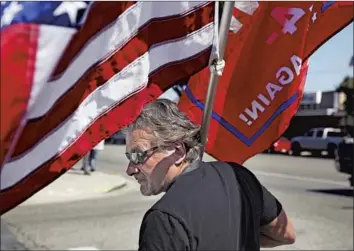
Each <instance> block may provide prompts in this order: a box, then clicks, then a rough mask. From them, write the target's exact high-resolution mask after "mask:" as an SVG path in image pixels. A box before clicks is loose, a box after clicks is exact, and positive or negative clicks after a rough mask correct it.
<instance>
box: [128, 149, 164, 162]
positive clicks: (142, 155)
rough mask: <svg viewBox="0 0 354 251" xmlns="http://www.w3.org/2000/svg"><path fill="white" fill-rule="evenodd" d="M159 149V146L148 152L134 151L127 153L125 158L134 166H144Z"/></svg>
mask: <svg viewBox="0 0 354 251" xmlns="http://www.w3.org/2000/svg"><path fill="white" fill-rule="evenodd" d="M158 148H159V147H158V146H154V147H152V148H150V149H148V150H146V151H136V152H135V151H133V152H131V153H128V152H126V153H125V156H126V157H127V159H128V160H129V161H130V162H131V163H133V164H134V165H142V164H144V163H145V161H146V160H147V159H148V158H149V157H150V156H149V155H151V154H152V153H153V152H154V151H156V150H157V149H158Z"/></svg>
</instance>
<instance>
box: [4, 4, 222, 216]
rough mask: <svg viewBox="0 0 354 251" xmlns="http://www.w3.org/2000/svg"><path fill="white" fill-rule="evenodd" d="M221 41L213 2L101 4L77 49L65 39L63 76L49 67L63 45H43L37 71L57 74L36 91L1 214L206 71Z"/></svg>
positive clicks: (8, 172)
mask: <svg viewBox="0 0 354 251" xmlns="http://www.w3.org/2000/svg"><path fill="white" fill-rule="evenodd" d="M59 32H60V30H58V33H59ZM214 33H215V32H214V3H213V2H137V3H134V2H129V3H127V2H96V3H95V4H93V5H92V6H91V9H90V12H89V14H88V16H87V20H86V22H85V24H84V26H83V27H82V29H80V31H79V32H77V33H76V34H75V35H73V34H70V36H73V39H72V40H71V41H70V40H69V39H68V38H69V37H70V36H69V34H67V35H66V37H64V33H60V35H62V36H63V37H62V40H63V41H67V47H66V50H65V52H64V53H63V56H62V58H61V60H60V62H59V64H58V65H57V67H56V69H54V70H53V69H52V70H51V71H50V68H51V67H53V66H52V65H50V64H46V62H47V61H49V60H50V59H51V58H52V56H54V54H55V53H57V50H58V48H57V47H56V46H55V44H56V43H49V45H47V44H41V43H39V44H38V51H39V53H42V54H41V55H44V53H46V54H45V55H46V57H44V56H42V57H41V56H37V58H36V66H37V65H39V66H41V67H42V68H43V67H45V66H46V65H47V69H46V70H47V71H50V72H54V73H53V74H52V77H51V79H50V81H45V82H44V83H43V81H38V83H39V84H37V82H34V83H33V87H32V92H31V96H30V100H29V106H28V110H27V113H26V115H25V117H26V119H27V123H26V125H25V127H24V129H23V131H22V134H21V136H20V137H19V140H18V143H17V145H16V147H15V149H14V151H13V152H12V154H11V159H10V160H9V161H8V162H7V163H5V165H4V166H3V167H2V170H1V191H2V192H1V195H0V200H1V204H2V208H1V212H2V213H3V212H5V211H7V210H9V209H10V208H12V207H13V206H15V205H17V204H19V203H21V202H22V201H24V200H25V199H26V198H28V197H29V196H31V195H32V194H34V193H35V192H36V191H38V190H40V189H41V188H43V187H44V186H46V185H48V184H49V183H50V182H52V181H53V180H55V179H56V178H57V177H59V176H60V175H61V174H62V173H64V172H65V171H66V170H67V169H69V168H70V167H72V166H73V165H74V164H75V163H76V162H77V161H78V160H79V159H80V158H81V157H82V156H83V155H84V154H85V153H86V152H87V151H88V150H89V149H90V148H91V147H92V146H93V145H95V144H97V143H98V142H99V141H101V140H102V139H104V138H107V137H108V136H110V135H111V134H113V133H114V132H115V131H117V130H119V129H120V128H122V127H124V126H126V125H128V124H129V123H131V122H132V121H133V120H134V119H135V118H136V116H137V115H138V113H139V112H140V110H141V109H142V107H143V105H144V104H146V103H148V102H151V101H152V100H154V99H156V98H157V97H158V96H159V95H160V94H161V93H162V92H163V91H164V90H166V89H167V88H168V87H169V86H170V85H171V84H173V83H174V82H175V81H177V80H180V79H182V78H185V77H188V76H190V75H192V74H194V73H196V72H197V71H199V70H201V69H202V68H204V67H205V66H206V65H207V63H208V61H209V56H210V52H211V47H212V45H213V42H214V41H215V37H214V36H215V34H214ZM48 34H49V33H47V34H45V35H43V36H48ZM52 35H53V36H54V35H56V36H57V37H59V36H58V34H52ZM41 36H42V34H41V33H40V34H38V37H37V41H41V40H43V39H44V38H45V37H41ZM69 41H70V42H69ZM37 54H38V53H37ZM41 67H38V68H37V67H35V70H34V71H35V74H37V73H36V71H39V70H40V72H39V73H38V76H41V74H42V73H41V71H43V69H41ZM43 78H44V77H42V79H43Z"/></svg>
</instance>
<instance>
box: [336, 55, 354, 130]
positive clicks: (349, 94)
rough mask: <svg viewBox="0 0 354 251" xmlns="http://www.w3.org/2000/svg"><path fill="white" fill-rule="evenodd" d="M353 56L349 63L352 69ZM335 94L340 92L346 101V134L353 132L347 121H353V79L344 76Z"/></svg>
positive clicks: (353, 64)
mask: <svg viewBox="0 0 354 251" xmlns="http://www.w3.org/2000/svg"><path fill="white" fill-rule="evenodd" d="M353 61H354V56H353V57H352V58H351V60H350V62H349V66H352V67H354V62H353ZM336 92H342V93H344V94H345V96H346V100H345V102H344V110H345V118H346V119H345V121H346V123H345V125H344V126H345V127H346V130H347V132H349V133H350V132H352V131H353V125H352V124H351V123H350V122H349V121H353V119H354V78H353V77H349V76H346V77H345V78H344V79H343V81H342V82H341V83H340V84H339V86H338V88H337V89H336Z"/></svg>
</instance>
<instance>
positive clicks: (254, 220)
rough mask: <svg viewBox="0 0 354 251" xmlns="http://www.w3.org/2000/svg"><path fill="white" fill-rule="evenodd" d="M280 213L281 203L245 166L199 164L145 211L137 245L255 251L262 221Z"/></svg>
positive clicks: (156, 248) (211, 163)
mask: <svg viewBox="0 0 354 251" xmlns="http://www.w3.org/2000/svg"><path fill="white" fill-rule="evenodd" d="M265 197H266V198H265ZM265 200H267V201H268V202H269V203H268V205H266V206H264V205H265V203H264V201H265ZM280 211H281V205H280V204H279V203H278V202H277V201H276V199H275V198H274V197H273V196H271V195H270V193H269V192H268V191H266V190H265V189H264V188H263V187H262V186H261V185H260V183H259V182H258V180H257V179H256V178H255V177H254V175H253V174H252V173H251V172H249V171H248V170H247V169H246V168H244V167H242V166H238V165H236V164H227V163H223V162H207V163H205V162H202V163H201V164H200V166H199V167H198V168H196V169H195V170H192V171H189V172H186V173H184V174H182V175H181V176H179V177H178V178H177V179H176V181H175V182H174V183H173V184H172V185H171V186H170V188H169V189H168V191H167V192H166V194H165V195H164V196H163V197H162V198H161V200H160V201H158V202H157V203H156V204H155V205H154V206H153V207H152V208H151V209H150V210H149V211H148V212H147V213H146V215H145V216H144V219H143V223H142V226H141V230H140V241H139V242H140V243H139V246H140V249H142V250H145V249H146V250H171V248H173V249H174V250H259V248H260V244H259V235H260V225H261V224H262V225H263V224H268V223H269V222H270V221H272V220H273V219H274V218H276V217H277V216H278V214H279V212H280Z"/></svg>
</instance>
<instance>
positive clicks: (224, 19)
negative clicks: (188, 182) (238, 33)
mask: <svg viewBox="0 0 354 251" xmlns="http://www.w3.org/2000/svg"><path fill="white" fill-rule="evenodd" d="M234 5H235V1H230V2H227V1H226V2H224V7H223V12H222V16H221V23H220V32H219V58H218V59H217V60H216V61H215V62H213V63H212V65H211V66H210V71H211V73H210V79H209V86H208V92H207V96H206V101H205V107H204V112H203V120H202V125H201V143H202V145H203V147H204V149H205V144H206V141H207V136H208V130H209V125H210V118H211V114H212V111H213V106H214V100H215V93H216V87H217V85H218V80H219V76H221V71H222V70H223V68H224V64H225V62H224V60H223V58H224V53H225V47H226V41H227V35H228V32H229V28H230V22H231V16H232V9H233V8H234ZM204 149H203V151H202V152H201V156H200V159H203V154H204Z"/></svg>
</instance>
